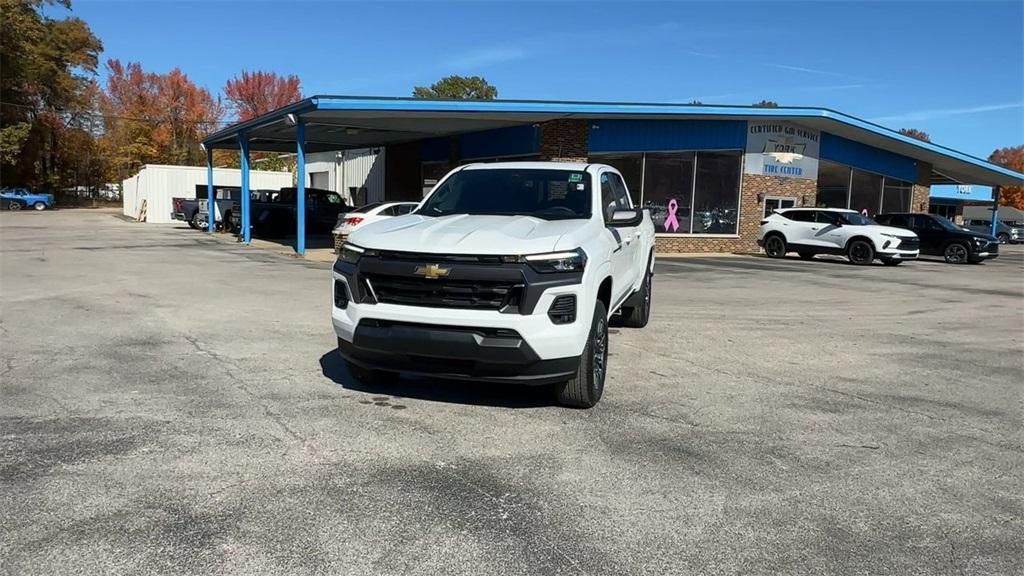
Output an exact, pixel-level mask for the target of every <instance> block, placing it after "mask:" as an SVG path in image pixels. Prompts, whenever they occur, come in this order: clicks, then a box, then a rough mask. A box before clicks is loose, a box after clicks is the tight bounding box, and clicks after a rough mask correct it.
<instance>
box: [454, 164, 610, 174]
mask: <svg viewBox="0 0 1024 576" xmlns="http://www.w3.org/2000/svg"><path fill="white" fill-rule="evenodd" d="M595 164H596V163H595V162H486V163H484V162H480V163H476V164H467V165H466V166H465V167H463V170H503V169H511V170H569V171H573V172H583V171H584V170H586V169H587V166H593V165H595Z"/></svg>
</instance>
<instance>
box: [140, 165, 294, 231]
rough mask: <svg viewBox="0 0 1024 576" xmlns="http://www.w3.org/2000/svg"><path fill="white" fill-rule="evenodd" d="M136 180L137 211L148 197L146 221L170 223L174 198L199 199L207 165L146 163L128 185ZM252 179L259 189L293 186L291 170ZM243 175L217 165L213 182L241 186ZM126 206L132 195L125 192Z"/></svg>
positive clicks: (255, 173)
mask: <svg viewBox="0 0 1024 576" xmlns="http://www.w3.org/2000/svg"><path fill="white" fill-rule="evenodd" d="M132 179H135V181H136V182H137V183H138V194H137V195H135V198H134V206H135V212H132V213H130V214H128V215H129V216H133V215H135V214H137V213H138V208H139V206H140V205H141V204H142V200H144V199H145V200H146V222H151V223H153V224H169V223H171V222H174V220H172V219H171V207H172V203H171V198H173V197H181V198H195V197H196V185H197V184H206V167H204V166H157V165H147V166H143V168H142V171H141V172H139V173H138V174H137V175H136V176H134V177H133V178H129V179H128V180H125V183H126V185H128V184H129V183H130V181H131V180H132ZM249 181H250V184H251V188H252V189H253V190H256V189H259V188H270V189H278V188H287V187H288V186H291V185H292V174H291V172H268V171H256V170H254V171H252V172H250V174H249ZM241 182H242V174H241V171H240V170H236V169H231V168H214V170H213V183H214V185H216V186H240V185H241ZM124 205H125V207H130V204H128V194H125V203H124Z"/></svg>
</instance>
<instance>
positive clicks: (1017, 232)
mask: <svg viewBox="0 0 1024 576" xmlns="http://www.w3.org/2000/svg"><path fill="white" fill-rule="evenodd" d="M964 228H967V229H968V230H971V231H972V232H983V233H985V234H992V221H991V220H978V219H974V220H964ZM992 235H993V236H995V237H996V238H998V239H999V243H1000V244H1019V243H1021V242H1024V224H1022V223H1020V222H1003V221H1002V220H999V221H997V222H996V232H995V234H992Z"/></svg>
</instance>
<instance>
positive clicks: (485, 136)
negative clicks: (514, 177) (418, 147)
mask: <svg viewBox="0 0 1024 576" xmlns="http://www.w3.org/2000/svg"><path fill="white" fill-rule="evenodd" d="M539 150H540V130H539V128H538V127H537V126H536V125H535V124H524V125H522V126H510V127H508V128H496V129H494V130H484V131H482V132H471V133H469V134H463V135H461V136H459V158H460V159H462V160H472V159H476V158H499V157H502V156H524V155H528V154H536V153H537V152H538V151H539ZM446 159H447V158H446Z"/></svg>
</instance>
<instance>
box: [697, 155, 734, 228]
mask: <svg viewBox="0 0 1024 576" xmlns="http://www.w3.org/2000/svg"><path fill="white" fill-rule="evenodd" d="M739 191H740V153H739V152H698V153H697V182H696V185H695V187H694V195H693V233H694V234H735V233H736V224H737V214H738V208H739V196H740V194H739Z"/></svg>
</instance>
